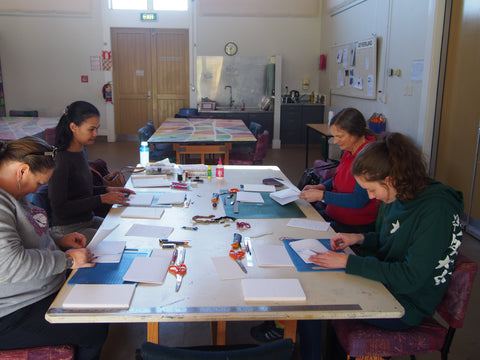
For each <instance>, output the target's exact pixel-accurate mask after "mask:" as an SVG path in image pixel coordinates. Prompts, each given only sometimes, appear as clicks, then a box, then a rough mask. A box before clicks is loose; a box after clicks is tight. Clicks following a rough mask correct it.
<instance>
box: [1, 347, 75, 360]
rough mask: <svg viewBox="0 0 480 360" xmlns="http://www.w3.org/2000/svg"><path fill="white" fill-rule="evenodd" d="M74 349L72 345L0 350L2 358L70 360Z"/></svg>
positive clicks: (14, 359) (10, 359) (15, 359)
mask: <svg viewBox="0 0 480 360" xmlns="http://www.w3.org/2000/svg"><path fill="white" fill-rule="evenodd" d="M74 353H75V349H74V347H73V346H72V345H55V346H42V347H36V348H29V349H15V350H0V359H2V360H45V359H48V360H71V359H73V357H74Z"/></svg>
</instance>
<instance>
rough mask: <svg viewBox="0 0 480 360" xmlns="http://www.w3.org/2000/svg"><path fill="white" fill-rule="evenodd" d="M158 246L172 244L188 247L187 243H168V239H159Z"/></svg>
mask: <svg viewBox="0 0 480 360" xmlns="http://www.w3.org/2000/svg"><path fill="white" fill-rule="evenodd" d="M158 241H159V243H160V245H163V244H173V245H188V243H189V241H170V240H168V239H159V240H158Z"/></svg>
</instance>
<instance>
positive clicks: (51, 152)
mask: <svg viewBox="0 0 480 360" xmlns="http://www.w3.org/2000/svg"><path fill="white" fill-rule="evenodd" d="M29 155H42V156H51V157H52V160H55V157H56V156H57V148H55V147H54V148H53V149H52V151H38V152H31V153H28V154H26V155H24V156H23V157H24V158H25V157H27V156H29Z"/></svg>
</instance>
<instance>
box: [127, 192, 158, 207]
mask: <svg viewBox="0 0 480 360" xmlns="http://www.w3.org/2000/svg"><path fill="white" fill-rule="evenodd" d="M152 200H153V194H141V193H140V194H130V196H129V197H128V204H129V206H150V205H151V204H152Z"/></svg>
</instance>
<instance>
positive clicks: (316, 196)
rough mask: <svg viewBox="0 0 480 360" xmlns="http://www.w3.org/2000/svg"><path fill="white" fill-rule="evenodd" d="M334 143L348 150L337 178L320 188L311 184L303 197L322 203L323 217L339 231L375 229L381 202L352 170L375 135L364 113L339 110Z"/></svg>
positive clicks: (333, 126) (333, 124) (332, 126)
mask: <svg viewBox="0 0 480 360" xmlns="http://www.w3.org/2000/svg"><path fill="white" fill-rule="evenodd" d="M330 131H331V132H332V134H333V138H334V143H335V144H338V145H339V146H340V149H341V150H343V151H344V153H343V156H342V159H341V161H340V164H339V166H338V168H337V169H336V171H335V175H334V177H333V178H332V179H330V180H327V181H326V182H324V183H323V184H320V185H307V186H305V188H304V189H303V190H302V192H301V193H300V198H302V199H305V200H307V201H308V202H312V203H313V202H319V201H322V202H323V203H324V204H326V208H325V210H321V211H320V214H321V215H322V217H323V218H324V219H325V220H326V221H329V222H330V226H331V227H332V229H333V230H335V231H336V232H348V233H351V232H368V231H373V230H374V229H375V219H376V217H377V212H378V203H377V201H375V200H371V199H369V198H368V194H367V192H366V191H365V190H364V189H362V188H361V187H360V186H359V185H358V183H357V182H356V181H355V178H354V177H353V175H352V173H351V171H350V170H351V167H352V163H353V160H354V159H355V156H356V155H357V154H358V152H359V151H360V150H362V149H363V147H364V146H365V145H367V144H369V143H371V142H372V141H375V136H373V132H371V131H370V130H369V129H368V128H367V122H366V121H365V118H364V117H363V115H362V113H361V112H360V111H358V110H357V109H354V108H346V109H343V110H341V111H339V112H338V113H337V114H335V116H334V117H333V118H332V121H331V122H330Z"/></svg>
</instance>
